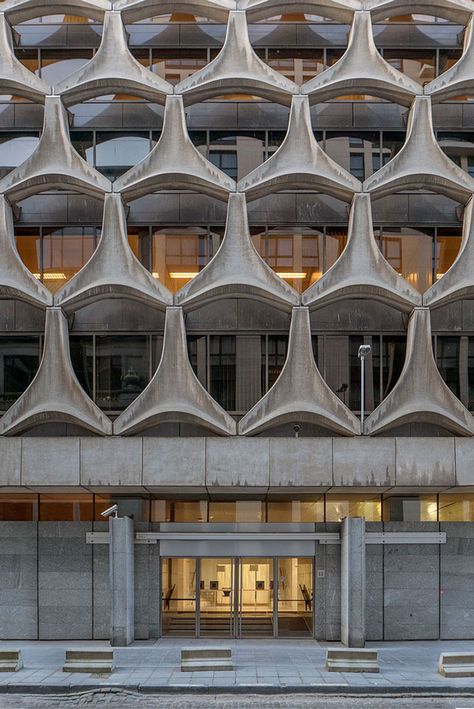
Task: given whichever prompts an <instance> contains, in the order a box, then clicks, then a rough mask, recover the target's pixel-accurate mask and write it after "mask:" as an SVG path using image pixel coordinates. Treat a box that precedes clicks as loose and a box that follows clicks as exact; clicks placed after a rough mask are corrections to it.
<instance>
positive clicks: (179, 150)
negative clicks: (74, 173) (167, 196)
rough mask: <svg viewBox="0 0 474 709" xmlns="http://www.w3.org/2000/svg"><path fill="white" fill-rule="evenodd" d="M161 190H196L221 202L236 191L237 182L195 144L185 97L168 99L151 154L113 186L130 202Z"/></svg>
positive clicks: (170, 97) (169, 97)
mask: <svg viewBox="0 0 474 709" xmlns="http://www.w3.org/2000/svg"><path fill="white" fill-rule="evenodd" d="M158 189H162V190H163V189H174V190H189V189H191V190H197V191H198V192H203V193H204V194H209V195H211V196H212V197H217V198H219V199H227V196H228V194H229V192H234V191H235V182H234V180H232V179H231V178H230V177H228V176H227V175H226V174H225V172H222V170H219V169H218V168H217V167H215V166H214V165H213V164H212V163H211V162H209V160H206V158H205V157H204V156H203V155H201V153H200V152H199V150H198V149H197V148H196V147H195V146H194V145H193V144H192V142H191V139H190V137H189V135H188V130H187V128H186V118H185V115H184V106H183V98H182V96H168V97H167V99H166V108H165V117H164V122H163V130H162V133H161V136H160V139H159V141H158V143H157V144H156V145H155V147H154V148H153V150H152V151H151V153H149V154H148V155H147V156H146V158H144V159H143V160H142V161H141V162H139V163H138V164H137V165H135V166H134V167H132V168H131V169H130V170H128V172H126V173H125V174H124V175H122V176H121V177H119V178H118V180H116V181H115V182H114V191H115V192H120V193H121V194H122V195H123V198H124V199H125V200H127V201H129V200H133V199H137V198H138V197H141V196H143V195H144V194H147V193H150V192H154V191H155V190H158Z"/></svg>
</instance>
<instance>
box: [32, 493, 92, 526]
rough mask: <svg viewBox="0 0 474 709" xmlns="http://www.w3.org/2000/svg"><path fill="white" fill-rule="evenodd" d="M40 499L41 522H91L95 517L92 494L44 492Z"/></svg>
mask: <svg viewBox="0 0 474 709" xmlns="http://www.w3.org/2000/svg"><path fill="white" fill-rule="evenodd" d="M39 501H40V504H39V520H40V522H49V521H51V522H55V521H57V520H65V521H69V522H91V521H92V520H93V518H94V514H93V495H92V494H87V493H83V494H80V493H76V494H75V495H62V494H61V495H60V494H54V495H53V494H42V495H40V496H39Z"/></svg>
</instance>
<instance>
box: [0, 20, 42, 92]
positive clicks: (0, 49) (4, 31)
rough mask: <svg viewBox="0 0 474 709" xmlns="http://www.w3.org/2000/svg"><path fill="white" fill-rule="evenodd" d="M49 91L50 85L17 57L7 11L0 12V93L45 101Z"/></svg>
mask: <svg viewBox="0 0 474 709" xmlns="http://www.w3.org/2000/svg"><path fill="white" fill-rule="evenodd" d="M2 9H3V8H2ZM49 93H51V89H50V87H49V86H48V85H47V84H46V83H45V82H44V81H42V80H41V79H40V78H39V77H38V76H36V74H33V72H32V71H29V70H28V69H27V68H26V67H25V66H23V64H22V63H21V62H20V61H19V60H18V59H17V58H16V56H15V52H14V49H13V40H12V32H11V29H10V25H9V24H8V22H7V19H6V16H5V12H0V94H13V95H16V96H23V97H24V98H27V99H29V100H30V101H35V102H36V103H44V99H45V96H46V95H47V94H49Z"/></svg>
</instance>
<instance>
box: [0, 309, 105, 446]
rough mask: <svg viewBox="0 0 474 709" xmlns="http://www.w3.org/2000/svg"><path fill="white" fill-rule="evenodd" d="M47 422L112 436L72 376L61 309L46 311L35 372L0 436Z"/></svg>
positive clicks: (3, 419)
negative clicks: (39, 358) (42, 343)
mask: <svg viewBox="0 0 474 709" xmlns="http://www.w3.org/2000/svg"><path fill="white" fill-rule="evenodd" d="M50 422H65V423H73V424H76V425H77V426H82V427H83V428H86V429H88V430H90V431H93V432H94V433H100V434H110V433H112V424H111V422H110V420H109V419H108V418H107V416H105V414H103V413H102V411H101V410H100V409H99V407H98V406H96V405H95V404H94V402H93V401H92V400H91V399H90V398H89V397H88V396H87V394H86V393H85V391H84V389H83V388H82V387H81V385H80V384H79V381H78V379H77V377H76V375H75V373H74V369H73V366H72V362H71V355H70V351H69V332H68V326H67V320H66V317H65V316H64V314H63V312H62V310H61V308H48V309H47V310H46V323H45V332H44V346H43V356H42V358H41V362H40V365H39V368H38V371H37V372H36V376H35V378H34V379H33V381H32V382H31V384H30V385H29V387H28V388H27V389H26V391H25V392H24V393H23V394H22V395H21V396H20V398H19V399H17V400H16V402H15V403H14V404H13V405H12V406H11V407H10V408H9V409H8V411H7V412H6V413H5V414H4V416H3V418H2V419H1V427H2V434H4V435H5V434H6V435H13V434H16V433H21V432H22V431H25V430H27V429H29V428H31V427H32V426H36V425H38V424H41V423H50Z"/></svg>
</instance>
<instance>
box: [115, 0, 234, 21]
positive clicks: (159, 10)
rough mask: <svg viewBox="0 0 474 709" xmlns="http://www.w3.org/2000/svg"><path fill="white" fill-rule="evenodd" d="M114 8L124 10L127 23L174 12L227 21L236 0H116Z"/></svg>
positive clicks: (124, 18)
mask: <svg viewBox="0 0 474 709" xmlns="http://www.w3.org/2000/svg"><path fill="white" fill-rule="evenodd" d="M114 9H115V10H120V11H121V12H122V15H123V20H124V22H125V23H126V24H128V23H132V22H138V21H140V20H144V19H146V18H148V17H154V16H155V15H167V14H169V13H170V14H171V13H174V12H181V13H183V14H185V15H198V16H204V17H209V18H210V19H213V20H216V21H217V22H223V23H225V22H227V16H228V14H229V10H235V0H115V2H114Z"/></svg>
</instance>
